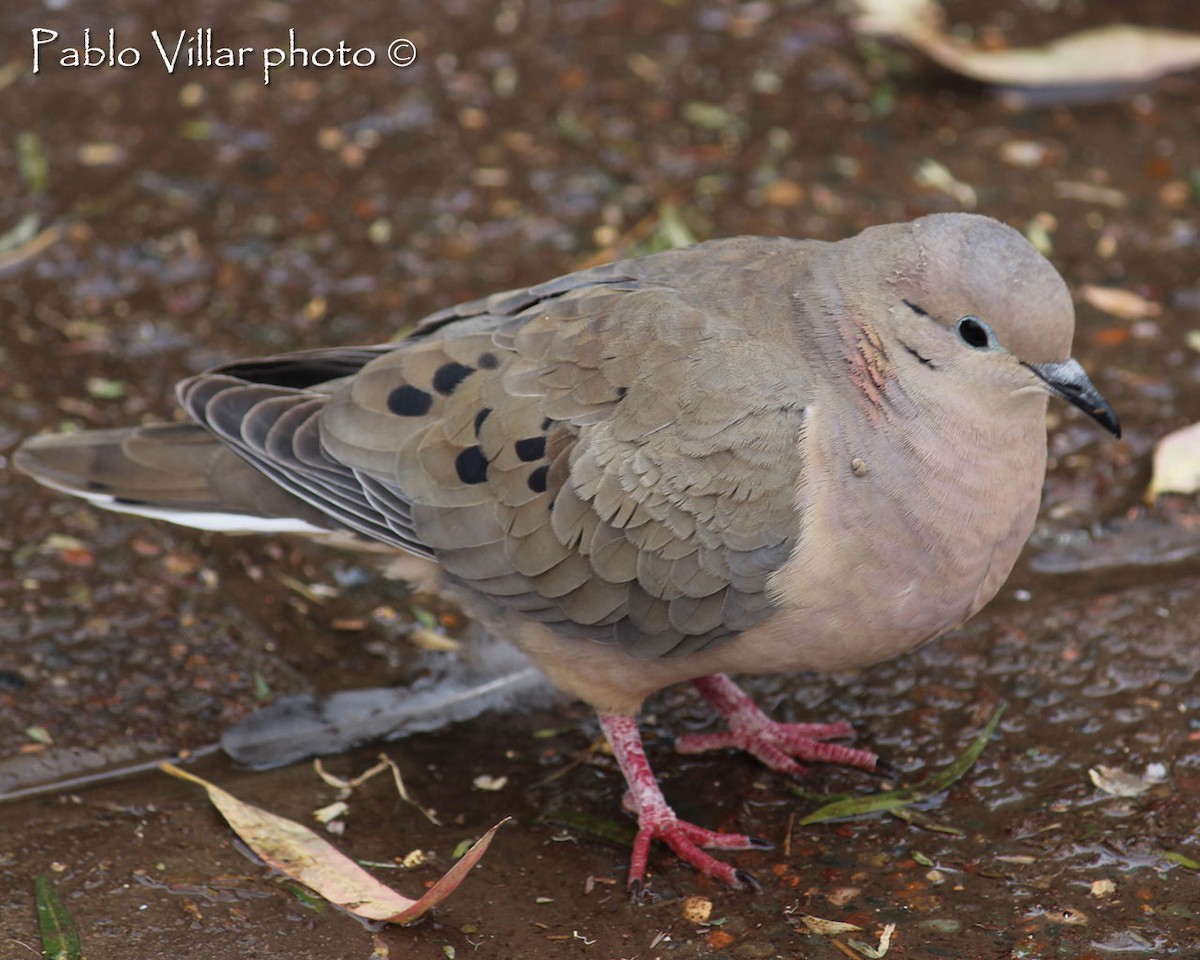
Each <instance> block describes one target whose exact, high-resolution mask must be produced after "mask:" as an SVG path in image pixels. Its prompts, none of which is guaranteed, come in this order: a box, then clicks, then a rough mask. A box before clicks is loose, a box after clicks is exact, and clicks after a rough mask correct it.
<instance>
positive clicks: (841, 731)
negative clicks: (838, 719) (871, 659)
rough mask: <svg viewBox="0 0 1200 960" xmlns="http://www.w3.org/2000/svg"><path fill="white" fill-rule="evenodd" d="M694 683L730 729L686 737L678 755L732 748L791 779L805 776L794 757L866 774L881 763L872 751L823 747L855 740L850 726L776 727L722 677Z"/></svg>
mask: <svg viewBox="0 0 1200 960" xmlns="http://www.w3.org/2000/svg"><path fill="white" fill-rule="evenodd" d="M692 683H693V684H694V685H695V687H696V689H697V690H699V691H700V693H701V695H702V696H703V697H704V699H705V700H707V701H708V702H709V703H711V704H712V705H713V706H714V707H715V708H716V709H717V711H718V712H719V713H720V714H721V716H723V717H724V718H725V722H726V723H727V724H728V725H729V729H728V730H725V731H724V732H722V733H697V734H690V735H687V736H682V737H680V738H679V739H678V740H676V741H675V749H676V750H678V751H679V752H680V753H703V752H704V751H706V750H725V749H730V748H733V749H736V750H745V751H746V752H747V753H752V754H754V756H756V757H758V759H759V760H761V761H762V762H763V763H765V764H766V765H767V766H768V767H770V768H771V769H772V770H777V771H779V772H780V773H786V774H790V775H792V776H799V775H800V774H802V773H804V772H805V768H804V767H802V766H801V765H800V764H798V763H797V762H796V761H795V760H794V759H792V758H793V757H798V758H800V759H801V760H808V761H815V762H823V763H840V764H844V765H845V766H848V767H862V768H863V769H864V770H874V769H875V768H876V765H877V764H878V763H879V757H877V756H876V755H875V754H873V753H871V752H870V751H869V750H854V749H852V748H850V747H843V746H841V745H840V744H836V743H823V742H822V741H824V740H830V739H834V738H836V737H848V736H850V735H851V734H853V732H854V729H853V728H852V727H851V726H850V725H849V724H848V723H776V722H775V721H774V720H772V719H771V718H770V717H768V716H767V715H766V714H765V713H763V712H762V711H761V710H760V709H759V708H758V707H757V706H756V705H755V703H754V701H753V700H751V699H750V697H748V696H747V695H746V694H745V693H744V692H743V691H742V689H741V688H740V687H739V686H738V685H737V684H736V683H734V682H733V681H732V680H730V679H729V677H727V676H725V674H723V673H714V674H713V675H712V676H709V677H700V678H699V679H697V680H693V681H692Z"/></svg>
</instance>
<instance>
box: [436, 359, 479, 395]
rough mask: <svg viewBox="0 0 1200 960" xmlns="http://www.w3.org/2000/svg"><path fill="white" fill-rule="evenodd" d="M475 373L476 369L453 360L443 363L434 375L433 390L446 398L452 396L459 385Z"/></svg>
mask: <svg viewBox="0 0 1200 960" xmlns="http://www.w3.org/2000/svg"><path fill="white" fill-rule="evenodd" d="M474 372H475V368H474V367H468V366H467V365H466V364H463V363H459V362H457V361H456V360H451V361H450V362H449V363H443V364H442V365H441V366H440V367H438V368H437V370H435V371H434V373H433V389H434V390H436V391H437V392H438V393H440V394H441V395H442V396H444V397H448V396H450V394H452V393H453V392H454V391H455V390H457V389H458V385H459V384H460V383H462V382H463V381H464V380H466V379H467V377H469V376H470V375H471V374H473V373H474Z"/></svg>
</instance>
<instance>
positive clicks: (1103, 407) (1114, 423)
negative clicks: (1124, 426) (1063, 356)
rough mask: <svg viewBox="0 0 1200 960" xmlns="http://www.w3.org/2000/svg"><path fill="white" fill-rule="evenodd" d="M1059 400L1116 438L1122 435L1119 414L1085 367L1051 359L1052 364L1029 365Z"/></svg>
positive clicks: (1069, 361) (1071, 362) (1071, 361)
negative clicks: (1078, 410) (1094, 383)
mask: <svg viewBox="0 0 1200 960" xmlns="http://www.w3.org/2000/svg"><path fill="white" fill-rule="evenodd" d="M1024 366H1026V367H1028V368H1029V369H1030V370H1032V371H1033V372H1034V373H1036V374H1037V375H1038V377H1039V378H1040V379H1041V381H1042V382H1043V383H1044V384H1045V385H1046V389H1047V390H1048V391H1049V392H1050V393H1052V394H1054V395H1055V396H1056V397H1062V398H1063V399H1064V400H1066V401H1067V403H1070V404H1073V405H1074V406H1076V407H1078V408H1079V409H1080V410H1082V411H1083V412H1084V413H1086V414H1087V415H1088V416H1089V417H1091V418H1092V419H1093V420H1095V421H1096V422H1097V423H1098V424H1100V426H1102V427H1103V428H1104V429H1105V430H1107V431H1108V432H1109V433H1111V434H1112V435H1113V436H1114V437H1119V436H1120V435H1121V422H1120V421H1119V420H1118V419H1117V411H1116V410H1114V409H1113V408H1112V404H1111V403H1109V402H1108V401H1107V400H1105V399H1104V396H1103V394H1101V393H1100V391H1099V390H1097V389H1096V388H1095V386H1093V384H1092V381H1091V380H1089V379H1088V375H1087V374H1086V373H1084V372H1083V367H1081V366H1080V365H1079V363H1078V362H1077V361H1075V360H1052V361H1050V362H1049V363H1026V364H1024Z"/></svg>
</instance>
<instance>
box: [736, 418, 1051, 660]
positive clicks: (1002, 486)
mask: <svg viewBox="0 0 1200 960" xmlns="http://www.w3.org/2000/svg"><path fill="white" fill-rule="evenodd" d="M1014 426H1015V425H1014ZM1043 430H1044V427H1042V423H1041V421H1039V422H1038V424H1037V430H1036V431H1035V430H1032V429H1012V430H1008V431H1001V432H1000V435H999V436H997V437H996V438H995V442H993V443H989V444H988V445H987V446H986V447H983V446H981V445H980V444H979V443H978V441H977V439H976V438H975V437H971V436H967V437H956V436H954V435H953V431H949V433H950V435H946V431H942V432H939V431H938V429H937V425H936V424H931V425H917V426H916V427H913V426H912V425H908V428H907V429H906V430H905V431H904V433H903V439H902V440H900V441H897V442H893V441H892V440H891V438H890V437H888V436H887V434H886V433H883V432H876V433H874V434H873V435H869V436H867V437H866V438H865V439H863V438H848V437H847V435H845V434H841V435H835V436H827V437H821V436H820V435H819V434H817V435H816V436H815V437H812V438H810V442H809V444H808V450H807V451H806V456H807V458H808V462H807V463H806V468H807V469H806V470H805V477H806V479H805V480H804V481H803V482H802V483H801V486H800V489H799V490H798V494H797V498H798V499H797V503H798V513H799V515H800V517H801V530H800V535H799V537H798V540H797V544H796V548H795V549H794V550H793V552H792V555H791V557H790V558H789V560H788V562H787V563H786V564H785V565H784V566H783V567H782V568H781V569H780V570H778V571H777V572H776V573H775V575H774V576H773V578H772V581H771V589H772V591H773V592H774V593H775V594H776V596H777V598H778V600H779V603H780V609H779V612H778V613H777V614H775V616H774V617H773V618H772V619H771V620H770V621H768V622H767V623H765V624H763V625H761V626H760V627H758V628H756V629H755V630H754V631H751V634H757V635H759V636H758V639H759V640H761V641H763V649H765V650H767V651H769V652H770V655H769V656H768V657H766V658H763V659H764V661H769V662H764V663H763V671H764V672H775V671H783V670H796V669H822V670H824V669H839V668H846V667H856V666H863V665H866V664H869V663H873V662H876V661H879V660H883V659H886V658H888V657H891V656H894V655H897V654H900V653H904V652H906V651H908V650H911V649H913V648H914V647H916V646H919V645H920V644H922V643H924V642H926V641H928V640H931V639H933V638H934V637H936V636H938V635H939V634H941V633H944V632H945V631H946V630H949V629H951V628H953V627H956V626H958V625H959V624H961V623H962V622H963V621H964V620H966V619H967V618H969V617H970V616H972V615H973V614H975V613H976V612H977V611H978V610H979V609H980V608H981V607H982V606H983V605H984V604H986V603H987V602H988V601H989V600H991V598H992V597H993V596H995V594H996V592H997V591H998V590H999V589H1000V587H1001V586H1002V584H1003V583H1004V581H1005V579H1007V577H1008V574H1009V573H1010V572H1011V570H1012V567H1013V564H1014V563H1015V562H1016V559H1017V556H1018V555H1019V553H1020V551H1021V548H1022V546H1023V545H1024V543H1025V540H1026V539H1027V538H1028V536H1029V533H1030V531H1031V530H1032V528H1033V523H1034V519H1035V517H1036V514H1037V508H1038V503H1039V500H1040V493H1041V484H1042V477H1043V474H1044V471H1045V456H1046V452H1045V434H1044V432H1041V431H1043ZM822 441H824V442H822ZM741 639H742V638H739V640H741ZM747 639H748V640H750V641H754V639H755V637H754V636H750V637H747Z"/></svg>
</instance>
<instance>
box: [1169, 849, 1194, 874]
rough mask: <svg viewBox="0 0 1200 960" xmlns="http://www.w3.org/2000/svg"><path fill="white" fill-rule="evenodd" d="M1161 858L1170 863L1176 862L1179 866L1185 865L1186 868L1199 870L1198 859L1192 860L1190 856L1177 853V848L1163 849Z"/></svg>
mask: <svg viewBox="0 0 1200 960" xmlns="http://www.w3.org/2000/svg"><path fill="white" fill-rule="evenodd" d="M1163 858H1164V859H1166V860H1170V861H1171V863H1177V864H1179V865H1180V866H1181V867H1186V868H1187V869H1188V870H1200V861H1197V860H1193V859H1192V858H1191V857H1189V856H1187V855H1186V854H1183V853H1179V852H1178V851H1177V850H1164V851H1163Z"/></svg>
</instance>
